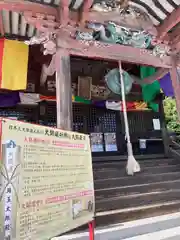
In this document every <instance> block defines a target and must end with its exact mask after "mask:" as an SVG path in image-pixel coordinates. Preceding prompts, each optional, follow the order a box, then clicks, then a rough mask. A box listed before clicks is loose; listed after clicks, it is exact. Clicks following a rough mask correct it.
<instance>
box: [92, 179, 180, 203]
mask: <svg viewBox="0 0 180 240" xmlns="http://www.w3.org/2000/svg"><path fill="white" fill-rule="evenodd" d="M179 186H180V179H179V180H175V181H163V182H156V183H144V184H139V185H133V186H124V187H121V186H120V187H113V188H108V186H107V188H106V189H99V190H95V196H96V201H98V200H104V199H107V198H112V197H120V196H131V195H134V194H139V193H140V194H142V193H150V192H152V191H153V192H154V191H168V190H176V189H179Z"/></svg>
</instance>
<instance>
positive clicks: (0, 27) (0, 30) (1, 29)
mask: <svg viewBox="0 0 180 240" xmlns="http://www.w3.org/2000/svg"><path fill="white" fill-rule="evenodd" d="M0 33H1V36H4V34H5V32H4V25H3V17H2V11H1V10H0Z"/></svg>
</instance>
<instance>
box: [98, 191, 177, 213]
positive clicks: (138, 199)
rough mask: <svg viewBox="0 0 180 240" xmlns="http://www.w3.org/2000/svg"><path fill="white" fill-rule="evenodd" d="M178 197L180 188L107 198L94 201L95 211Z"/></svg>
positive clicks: (142, 204)
mask: <svg viewBox="0 0 180 240" xmlns="http://www.w3.org/2000/svg"><path fill="white" fill-rule="evenodd" d="M179 198H180V190H168V191H156V192H150V193H145V194H144V193H143V194H134V195H130V196H121V197H113V198H107V199H103V200H99V201H96V212H98V213H99V212H104V211H113V210H117V209H119V210H120V209H122V210H124V209H126V208H129V207H131V208H132V207H142V206H144V205H146V206H147V205H151V204H152V203H153V204H158V203H161V202H166V201H167V202H168V201H175V200H177V199H179Z"/></svg>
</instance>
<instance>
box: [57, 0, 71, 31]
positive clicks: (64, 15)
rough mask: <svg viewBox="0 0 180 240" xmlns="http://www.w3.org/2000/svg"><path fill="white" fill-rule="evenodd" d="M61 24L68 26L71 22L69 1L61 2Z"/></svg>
mask: <svg viewBox="0 0 180 240" xmlns="http://www.w3.org/2000/svg"><path fill="white" fill-rule="evenodd" d="M59 14H60V24H61V25H63V26H64V25H67V24H68V23H69V22H70V18H69V1H67V0H61V1H60V11H59Z"/></svg>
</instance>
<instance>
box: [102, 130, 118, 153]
mask: <svg viewBox="0 0 180 240" xmlns="http://www.w3.org/2000/svg"><path fill="white" fill-rule="evenodd" d="M104 141H105V150H106V152H117V151H118V149H117V143H116V133H104Z"/></svg>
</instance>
